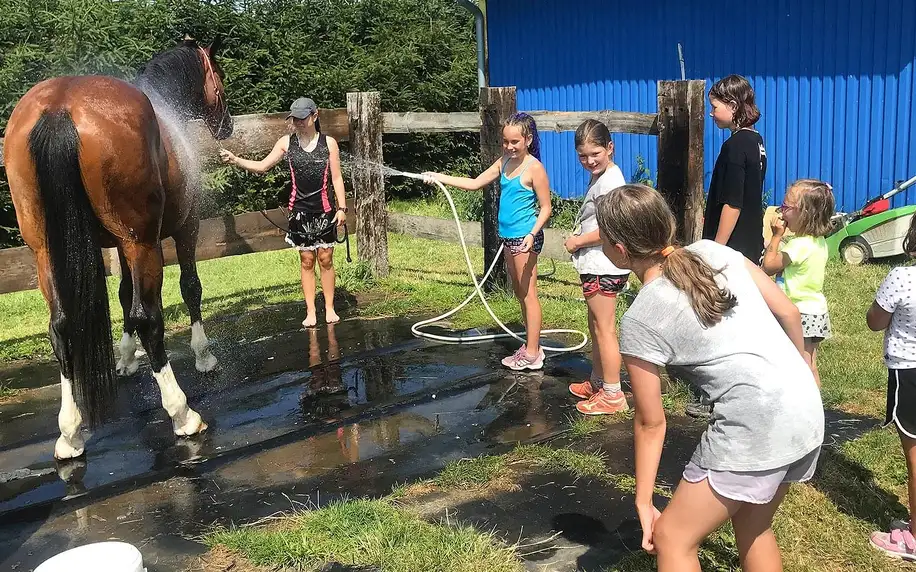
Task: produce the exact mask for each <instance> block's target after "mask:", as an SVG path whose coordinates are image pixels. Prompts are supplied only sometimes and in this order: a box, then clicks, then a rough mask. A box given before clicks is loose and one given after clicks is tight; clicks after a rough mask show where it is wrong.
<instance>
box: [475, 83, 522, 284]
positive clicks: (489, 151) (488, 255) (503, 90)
mask: <svg viewBox="0 0 916 572" xmlns="http://www.w3.org/2000/svg"><path fill="white" fill-rule="evenodd" d="M515 111H516V97H515V88H514V87H482V88H480V122H481V126H480V166H481V168H482V169H486V168H487V167H489V166H490V165H492V164H493V161H496V160H497V159H499V158H500V157H502V154H503V123H505V121H506V120H507V119H509V117H510V116H511V115H512V114H513V113H515ZM498 215H499V179H498V178H497V179H496V181H494V182H493V184H491V185H488V186H487V187H486V188H485V189H484V190H483V220H482V221H481V236H482V237H483V259H484V269H486V268H489V267H490V264H492V263H493V260H494V259H495V258H496V253H497V252H498V251H499V245H500V240H499V226H498V222H497V221H498ZM490 276H491V278H490V280H489V281H487V284H486V290H487V291H488V292H492V291H494V290H497V289H499V290H508V289H509V278H508V276H507V275H506V268H505V265H503V264H500V265H498V266H497V267H496V268H494V269H493V274H491V275H490Z"/></svg>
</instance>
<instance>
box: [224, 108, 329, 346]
mask: <svg viewBox="0 0 916 572" xmlns="http://www.w3.org/2000/svg"><path fill="white" fill-rule="evenodd" d="M286 120H287V125H288V126H289V131H290V134H289V135H284V136H283V137H281V138H280V139H279V140H278V141H277V143H276V144H275V145H274V148H273V150H272V151H271V152H270V153H269V154H268V155H267V157H264V158H263V159H261V160H260V161H250V160H248V159H242V158H241V157H236V156H235V155H233V154H232V153H230V152H229V151H227V150H225V149H222V150H220V156H221V157H222V159H223V162H225V163H230V164H232V165H237V166H239V167H241V168H243V169H245V170H246V171H250V172H252V173H258V174H263V173H266V172H267V171H269V170H270V169H272V168H273V167H274V166H275V165H277V163H279V162H280V161H281V160H282V159H283V158H284V157H286V160H287V163H288V164H289V171H290V191H289V199H288V201H287V203H286V205H285V206H286V208H288V209H289V232H287V233H286V242H288V243H289V244H290V245H291V246H293V247H294V248H296V249H297V250H299V258H300V261H301V262H302V264H301V274H302V293H303V295H304V296H305V305H306V316H305V320H303V321H302V325H303V326H304V327H306V328H311V327H313V326H315V324H316V323H317V322H318V317H317V314H316V312H315V258H316V253H317V258H318V266H319V268H320V273H321V288H322V290H323V291H324V307H325V320H326V321H327V322H328V323H329V324H330V323H334V322H337V321H340V318H339V317H338V316H337V313H336V312H335V311H334V281H335V278H336V276H335V273H334V244H335V242H336V238H337V227H339V226H343V224H344V223H345V222H346V220H347V214H346V213H347V207H346V205H347V203H346V198H345V196H344V182H343V175H341V172H340V150H339V148H338V146H337V141H335V140H334V138H333V137H329V136H327V135H324V134H322V133H321V125H320V124H319V123H318V107H317V106H316V105H315V102H314V101H312V100H311V99H309V98H307V97H300V98H299V99H297V100H296V101H294V102H293V104H292V106H290V109H289V115H287V116H286ZM328 183H332V184H333V186H334V193H333V196H332V195H331V193H329V192H328V188H329V185H328Z"/></svg>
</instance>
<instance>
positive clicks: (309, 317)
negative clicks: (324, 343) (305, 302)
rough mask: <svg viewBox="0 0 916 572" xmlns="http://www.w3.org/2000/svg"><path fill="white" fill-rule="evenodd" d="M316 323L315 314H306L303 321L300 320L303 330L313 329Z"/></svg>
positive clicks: (316, 317)
mask: <svg viewBox="0 0 916 572" xmlns="http://www.w3.org/2000/svg"><path fill="white" fill-rule="evenodd" d="M317 323H318V316H316V315H315V314H306V315H305V319H304V320H302V327H303V328H314V327H315V324H317Z"/></svg>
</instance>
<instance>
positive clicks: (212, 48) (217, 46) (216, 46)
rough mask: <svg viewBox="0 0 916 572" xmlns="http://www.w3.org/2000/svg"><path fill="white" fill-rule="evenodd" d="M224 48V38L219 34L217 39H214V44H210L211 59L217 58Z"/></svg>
mask: <svg viewBox="0 0 916 572" xmlns="http://www.w3.org/2000/svg"><path fill="white" fill-rule="evenodd" d="M222 46H223V36H222V35H221V34H217V35H216V37H215V38H213V43H212V44H210V47H209V48H207V53H209V54H210V57H211V58H215V57H216V54H217V53H219V50H220V48H221V47H222Z"/></svg>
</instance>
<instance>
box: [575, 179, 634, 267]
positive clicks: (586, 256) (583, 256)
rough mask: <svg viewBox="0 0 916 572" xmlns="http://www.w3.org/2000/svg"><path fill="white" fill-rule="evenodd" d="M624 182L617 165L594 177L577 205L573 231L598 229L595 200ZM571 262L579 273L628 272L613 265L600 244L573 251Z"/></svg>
mask: <svg viewBox="0 0 916 572" xmlns="http://www.w3.org/2000/svg"><path fill="white" fill-rule="evenodd" d="M626 184H627V181H626V179H624V178H623V173H621V172H620V167H618V166H617V165H613V166H611V167H608V168H607V169H606V170H605V171H604V173H601V176H600V177H598V178H597V179H595V182H594V183H592V184H591V186H590V187H589V188H588V192H586V193H585V198H584V199H583V200H582V206H581V207H579V216H578V217H577V221H578V223H577V225H576V230H575V231H574V232H573V233H574V234H575V235H576V236H581V235H583V234H586V233H589V232H592V231H593V230H598V209H597V208H596V206H595V200H596V199H597V198H598V197H600V196H602V195H606V194H608V193H609V192H611V191H613V190H614V189H616V188H617V187H621V186H623V185H626ZM572 263H573V266H575V267H576V271H577V272H578V273H579V274H595V275H598V276H602V275H610V276H626V275H627V274H629V273H630V272H629V270H621V269H620V268H617V267H616V266H614V265H613V264H612V263H611V261H610V260H608V258H607V256H605V255H604V252H603V251H602V250H601V245H600V244H598V245H596V246H585V247H583V248H580V249H579V250H577V251H575V252H574V253H573V254H572Z"/></svg>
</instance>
